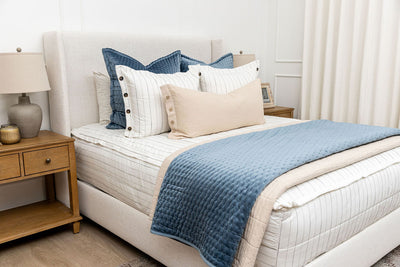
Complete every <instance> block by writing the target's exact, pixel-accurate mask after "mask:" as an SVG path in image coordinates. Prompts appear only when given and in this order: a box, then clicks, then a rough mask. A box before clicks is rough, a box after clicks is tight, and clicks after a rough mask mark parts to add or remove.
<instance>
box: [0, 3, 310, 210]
mask: <svg viewBox="0 0 400 267" xmlns="http://www.w3.org/2000/svg"><path fill="white" fill-rule="evenodd" d="M303 5H304V0H248V1H240V0H218V1H216V0H203V1H198V0H168V1H165V0H146V1H144V0H113V1H111V0H108V1H107V0H58V1H55V0H36V1H30V0H20V1H13V0H0V34H1V36H2V38H1V42H0V52H13V51H15V48H16V47H18V46H20V47H22V49H23V51H30V52H41V51H42V33H43V32H45V31H51V30H73V31H103V32H104V31H105V32H134V33H146V34H156V35H157V34H163V35H177V36H187V35H191V36H207V37H210V38H215V39H218V38H220V39H223V40H224V42H225V45H226V48H227V49H228V50H229V51H232V52H233V53H238V52H239V51H240V50H243V51H244V52H245V53H255V54H256V56H257V58H259V59H260V60H261V73H260V78H261V80H262V81H265V82H270V83H271V85H272V87H273V89H274V93H275V98H276V100H277V103H278V104H281V105H290V106H295V105H297V103H298V100H297V97H298V94H299V91H300V87H299V86H300V82H299V77H298V76H299V74H300V72H301V52H302V40H301V39H302V23H303V21H302V20H303V11H302V9H301V8H302V6H303ZM293 7H294V8H293ZM292 61H293V62H292ZM293 75H294V76H293ZM292 76H293V77H292ZM30 96H31V101H32V102H34V103H37V104H39V105H40V106H41V107H42V109H43V114H44V120H43V125H42V128H43V129H49V128H50V125H49V115H48V114H49V111H48V98H47V94H46V93H36V94H30ZM16 102H17V96H16V95H0V124H2V123H6V122H7V114H6V113H7V109H8V107H9V106H10V105H12V104H14V103H16ZM295 107H296V108H297V106H295ZM30 183H31V184H30V185H29V190H30V191H31V192H39V194H38V193H32V194H29V192H26V191H27V186H25V185H24V183H18V184H12V185H8V186H7V187H6V186H0V210H1V209H4V208H9V207H11V206H16V205H19V204H21V197H22V196H23V200H24V201H23V202H24V203H25V202H29V201H30V202H32V201H38V200H40V199H42V198H43V196H44V195H43V182H42V180H41V179H37V180H36V181H31V182H30ZM10 188H11V189H10ZM10 192H11V193H10Z"/></svg>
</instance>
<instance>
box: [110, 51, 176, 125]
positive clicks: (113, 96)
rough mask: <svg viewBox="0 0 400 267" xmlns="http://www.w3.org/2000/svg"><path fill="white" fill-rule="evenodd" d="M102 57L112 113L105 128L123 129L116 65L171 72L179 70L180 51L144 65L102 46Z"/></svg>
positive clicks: (124, 122)
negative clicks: (108, 83)
mask: <svg viewBox="0 0 400 267" xmlns="http://www.w3.org/2000/svg"><path fill="white" fill-rule="evenodd" d="M102 52H103V57H104V61H105V63H106V68H107V72H108V75H109V76H110V105H111V109H112V113H111V116H110V121H111V122H110V123H109V124H108V125H107V126H106V127H107V129H125V127H126V119H125V105H124V100H123V96H122V92H121V87H120V86H119V82H118V77H117V73H116V71H115V66H116V65H124V66H128V67H130V68H132V69H135V70H147V71H150V72H153V73H167V74H172V73H176V72H179V71H180V63H181V51H179V50H177V51H175V52H173V53H171V54H169V55H167V56H165V57H161V58H159V59H157V60H155V61H153V62H151V63H150V64H149V65H147V66H145V65H143V64H142V63H140V62H139V61H137V60H136V59H134V58H132V57H130V56H128V55H125V54H123V53H121V52H118V51H116V50H114V49H111V48H103V49H102Z"/></svg>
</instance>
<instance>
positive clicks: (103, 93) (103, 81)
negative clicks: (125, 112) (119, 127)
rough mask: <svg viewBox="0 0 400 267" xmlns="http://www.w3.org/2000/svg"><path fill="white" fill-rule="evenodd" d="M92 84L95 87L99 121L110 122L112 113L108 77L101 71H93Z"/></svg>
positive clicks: (103, 123)
mask: <svg viewBox="0 0 400 267" xmlns="http://www.w3.org/2000/svg"><path fill="white" fill-rule="evenodd" d="M93 78H94V85H95V87H96V94H97V105H98V107H99V123H100V124H102V125H107V124H109V123H110V116H111V113H112V110H111V105H110V77H108V75H105V74H103V73H101V72H93Z"/></svg>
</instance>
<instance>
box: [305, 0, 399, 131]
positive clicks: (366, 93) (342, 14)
mask: <svg viewBox="0 0 400 267" xmlns="http://www.w3.org/2000/svg"><path fill="white" fill-rule="evenodd" d="M304 38H305V39H304V51H303V79H302V99H301V118H302V119H329V120H334V121H343V122H353V123H362V124H371V125H380V126H389V127H399V126H400V0H306V12H305V33H304Z"/></svg>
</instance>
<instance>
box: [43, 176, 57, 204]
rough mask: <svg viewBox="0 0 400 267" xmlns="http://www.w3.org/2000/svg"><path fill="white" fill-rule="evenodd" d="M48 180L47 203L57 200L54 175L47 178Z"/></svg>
mask: <svg viewBox="0 0 400 267" xmlns="http://www.w3.org/2000/svg"><path fill="white" fill-rule="evenodd" d="M45 180H46V198H47V201H50V202H53V201H54V200H56V193H55V189H54V174H48V175H46V176H45Z"/></svg>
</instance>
